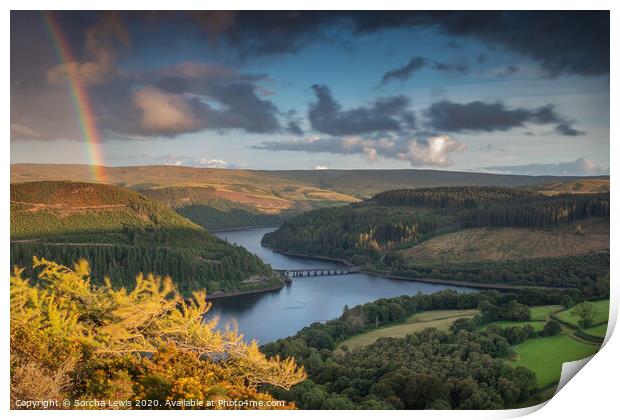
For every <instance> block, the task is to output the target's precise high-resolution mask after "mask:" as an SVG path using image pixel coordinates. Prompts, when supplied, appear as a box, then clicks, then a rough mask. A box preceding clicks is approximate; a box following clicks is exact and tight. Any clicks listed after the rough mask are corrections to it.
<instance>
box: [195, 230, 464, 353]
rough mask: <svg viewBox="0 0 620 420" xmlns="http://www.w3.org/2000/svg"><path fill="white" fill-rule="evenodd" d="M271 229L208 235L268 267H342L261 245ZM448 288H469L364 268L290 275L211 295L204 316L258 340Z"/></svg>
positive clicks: (293, 332)
mask: <svg viewBox="0 0 620 420" xmlns="http://www.w3.org/2000/svg"><path fill="white" fill-rule="evenodd" d="M275 229H276V228H274V227H269V228H249V229H240V230H229V231H220V232H214V234H215V235H217V236H218V237H219V238H221V239H224V240H226V241H228V242H230V243H234V244H237V245H241V246H243V247H245V248H246V249H247V250H248V251H250V252H252V253H253V254H256V255H257V256H259V257H260V258H261V259H262V260H263V261H264V262H265V263H267V264H270V265H271V267H272V268H273V269H312V268H328V267H343V265H342V264H340V263H338V262H332V261H325V260H319V259H315V258H303V257H293V256H288V255H283V254H279V253H277V252H274V251H271V250H269V249H267V248H265V247H263V246H261V244H260V242H261V239H262V237H263V235H265V234H266V233H268V232H271V231H273V230H275ZM448 288H451V289H454V290H456V291H458V292H469V291H473V289H469V288H466V287H455V286H446V285H441V284H429V283H421V282H415V281H405V280H394V279H389V278H386V277H381V276H374V275H369V274H364V273H355V274H347V275H340V276H318V277H296V278H295V279H294V280H293V282H292V284H289V285H287V286H285V287H284V288H282V289H280V290H277V291H273V292H264V293H257V294H252V295H241V296H231V297H228V298H221V299H216V300H214V301H213V307H212V308H211V310H210V311H209V313H208V314H207V317H208V318H211V317H213V316H219V319H220V321H219V324H218V328H220V329H224V328H225V327H226V325H230V326H232V327H234V326H235V325H236V326H237V328H238V331H239V333H241V334H243V336H244V338H245V339H246V340H248V341H249V340H251V339H256V340H258V342H259V343H260V344H264V343H267V342H269V341H274V340H277V339H278V338H283V337H288V336H290V335H294V334H295V333H296V332H297V331H299V330H300V329H302V328H303V327H306V326H308V325H310V324H312V323H313V322H324V321H327V320H330V319H333V318H336V317H338V316H340V315H341V314H342V310H343V308H344V307H345V305H348V306H349V307H353V306H355V305H359V304H362V303H366V302H371V301H373V300H376V299H379V298H389V297H395V296H401V295H415V294H416V293H418V292H422V293H433V292H437V291H439V290H443V289H448Z"/></svg>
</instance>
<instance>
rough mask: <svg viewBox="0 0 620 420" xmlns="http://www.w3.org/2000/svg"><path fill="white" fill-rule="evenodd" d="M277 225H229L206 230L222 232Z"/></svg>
mask: <svg viewBox="0 0 620 420" xmlns="http://www.w3.org/2000/svg"><path fill="white" fill-rule="evenodd" d="M277 227H280V225H252V226H237V227H231V228H218V229H207V230H208V231H209V233H222V232H230V231H237V230H246V229H264V228H277ZM205 229H206V228H205Z"/></svg>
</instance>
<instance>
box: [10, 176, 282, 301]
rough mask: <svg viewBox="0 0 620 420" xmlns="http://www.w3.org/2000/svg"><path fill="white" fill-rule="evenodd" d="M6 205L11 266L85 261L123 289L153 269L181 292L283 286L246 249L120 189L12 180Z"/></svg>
mask: <svg viewBox="0 0 620 420" xmlns="http://www.w3.org/2000/svg"><path fill="white" fill-rule="evenodd" d="M11 206H12V208H11V265H19V266H22V267H29V266H30V263H31V261H32V256H33V255H38V256H41V257H45V258H47V259H51V260H54V261H58V262H59V263H62V264H66V265H69V264H71V263H72V262H73V261H77V260H78V259H81V258H85V259H86V260H88V261H89V263H90V265H91V267H92V271H93V281H94V282H96V283H98V284H102V283H103V279H104V277H105V276H109V277H110V278H111V279H112V282H113V284H114V285H117V286H125V287H127V286H130V285H131V282H132V279H133V277H134V276H135V274H136V273H137V272H142V273H148V272H154V273H157V274H160V275H169V276H173V278H175V279H176V280H177V282H178V284H179V288H180V290H181V291H182V292H183V293H185V294H191V292H192V291H194V290H199V289H207V290H208V291H209V293H210V294H214V293H217V292H231V291H251V290H256V289H265V288H273V287H277V286H279V285H281V284H282V280H281V279H279V278H278V277H277V276H275V275H274V274H273V273H272V271H271V269H270V267H268V266H267V265H265V264H264V263H263V262H262V261H261V260H260V259H259V258H258V257H256V256H255V255H252V254H250V253H249V252H248V251H246V250H245V249H244V248H242V247H238V246H234V245H230V244H228V243H226V242H225V241H222V240H220V239H218V238H216V237H215V236H213V235H211V234H210V233H208V232H207V231H206V230H204V229H203V228H201V227H200V226H198V225H196V224H194V223H192V222H191V221H189V220H188V219H186V218H184V217H182V216H180V215H179V214H177V213H176V212H175V211H174V210H172V209H170V208H169V207H167V206H165V205H162V204H160V203H158V202H156V201H154V200H152V199H149V198H147V197H145V196H142V195H140V194H137V193H135V192H133V191H130V190H127V189H124V188H120V187H114V186H110V185H103V184H89V183H78V182H50V181H44V182H33V183H24V184H13V185H11ZM26 274H27V275H32V274H33V273H32V272H31V271H30V270H27V272H26Z"/></svg>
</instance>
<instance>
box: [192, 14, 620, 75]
mask: <svg viewBox="0 0 620 420" xmlns="http://www.w3.org/2000/svg"><path fill="white" fill-rule="evenodd" d="M193 19H194V20H195V21H196V22H198V24H199V25H201V26H202V27H203V29H204V31H205V33H207V34H208V36H209V37H210V39H213V37H214V36H216V35H217V39H218V40H223V41H225V42H226V43H227V44H228V45H231V46H233V47H235V48H236V49H237V50H238V52H239V53H240V54H241V55H242V56H245V57H248V56H259V55H276V54H287V53H294V52H297V51H299V50H300V49H301V48H303V47H304V46H305V45H308V44H311V43H315V42H319V41H321V40H325V39H326V38H329V29H333V28H335V27H337V28H339V29H341V30H346V31H349V32H350V33H352V34H353V35H355V34H360V33H371V32H378V31H382V30H385V29H394V28H405V29H406V28H420V27H422V28H425V27H431V28H436V29H437V30H439V31H440V32H443V33H445V34H447V35H450V36H455V37H469V38H471V39H473V40H476V41H480V42H482V43H485V44H486V45H487V46H489V47H493V48H497V49H502V50H506V51H509V52H513V53H517V54H520V55H523V56H526V57H529V58H531V59H532V60H534V61H536V62H538V63H539V64H540V66H541V67H542V68H543V70H545V72H546V73H547V75H549V76H551V77H556V76H559V75H562V74H578V75H584V76H593V75H606V74H609V45H610V44H609V12H607V11H508V12H502V11H483V12H480V11H467V12H450V11H438V12H432V11H411V12H403V11H396V12H392V11H385V12H376V11H373V12H367V11H361V12H319V11H312V12H297V11H295V12H286V11H280V12H265V11H262V12H250V11H246V12H197V13H194V14H193Z"/></svg>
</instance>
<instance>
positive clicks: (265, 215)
mask: <svg viewBox="0 0 620 420" xmlns="http://www.w3.org/2000/svg"><path fill="white" fill-rule="evenodd" d="M106 174H107V178H108V180H109V182H110V183H112V184H115V185H121V186H125V187H128V188H131V189H133V190H136V191H139V192H140V193H142V194H144V195H147V196H149V197H152V198H154V199H156V200H159V201H162V202H164V203H166V204H167V205H168V206H171V207H173V208H175V209H177V210H178V212H179V213H180V214H182V215H184V216H185V217H187V218H189V219H190V220H192V221H194V222H195V223H197V224H199V225H201V226H203V227H205V228H208V229H216V228H219V229H221V228H232V227H241V226H255V225H273V224H280V223H282V221H283V220H286V219H287V218H288V217H290V216H292V215H295V214H299V213H301V212H304V211H307V210H312V209H318V208H323V207H330V206H338V205H343V204H347V203H351V202H355V201H358V200H360V199H364V198H368V197H371V196H372V195H374V194H376V193H379V192H382V191H385V190H391V189H397V188H427V187H439V186H464V185H474V186H506V187H522V186H533V185H536V186H540V185H544V184H547V183H559V184H561V183H565V182H567V181H576V180H578V178H576V177H553V176H542V177H533V176H521V175H496V174H487V173H470V172H452V171H436V170H417V169H402V170H401V169H399V170H299V171H297V170H287V171H254V170H241V169H206V168H190V167H180V166H130V167H108V168H106ZM607 178H608V177H607ZM592 179H598V178H592ZM42 180H70V181H89V182H90V181H93V178H92V172H91V168H90V167H89V166H87V165H51V164H15V165H11V182H26V181H42Z"/></svg>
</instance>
